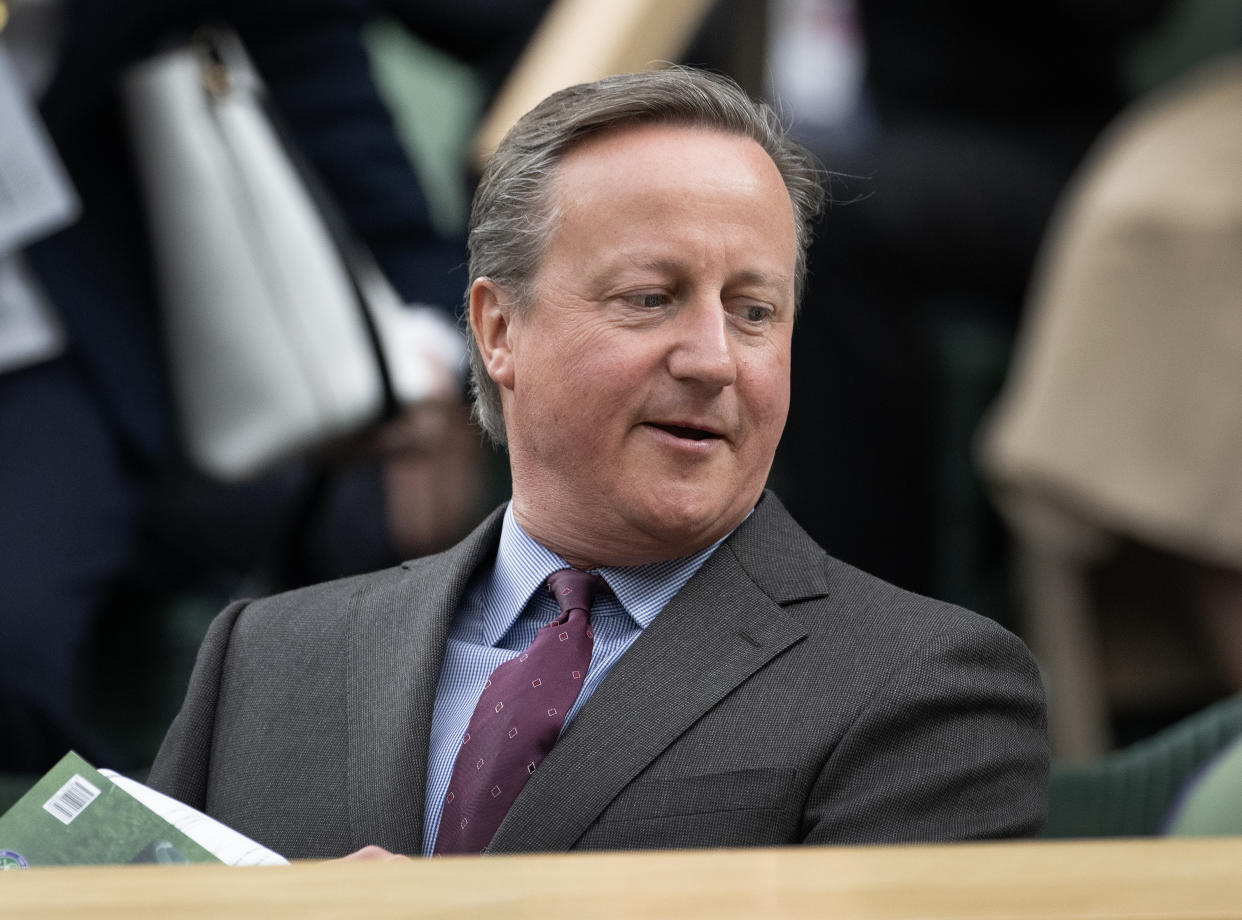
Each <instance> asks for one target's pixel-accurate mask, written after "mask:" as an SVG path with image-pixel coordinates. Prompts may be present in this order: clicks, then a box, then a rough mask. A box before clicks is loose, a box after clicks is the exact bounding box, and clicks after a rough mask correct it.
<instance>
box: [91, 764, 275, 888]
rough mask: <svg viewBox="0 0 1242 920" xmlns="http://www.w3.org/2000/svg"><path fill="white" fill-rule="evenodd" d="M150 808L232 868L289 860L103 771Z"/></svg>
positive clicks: (171, 800) (181, 804)
mask: <svg viewBox="0 0 1242 920" xmlns="http://www.w3.org/2000/svg"><path fill="white" fill-rule="evenodd" d="M99 772H100V773H102V774H103V775H104V776H106V777H108V779H110V780H112V782H114V783H116V784H117V785H118V786H120V787H121V788H122V789H124V790H125V791H126V792H128V793H129V794H130V795H132V796H133V797H134V798H136V799H137V800H138V801H139V802H141V803H142V804H143V805H145V806H147V808H149V809H151V810H152V811H153V812H155V813H156V814H157V815H159V816H160V817H161V818H163V819H164V820H165V821H167V822H168V823H169V824H171V825H172V826H173V827H175V828H176V829H177V830H179V831H181V833H183V834H185V835H186V836H187V837H189V838H190V839H191V840H193V841H194V842H195V843H197V844H198V845H199V846H201V847H202V848H203V849H205V850H207V851H208V852H210V853H212V854H213V855H215V856H216V857H217V858H218V859H219V860H220V861H221V862H223V863H226V864H228V865H230V866H287V865H289V860H287V859H285V858H284V857H283V856H281V855H280V854H279V853H277V852H275V851H274V850H269V849H268V848H267V847H265V846H263V845H262V844H259V843H255V842H254V841H253V840H251V839H250V838H249V837H247V836H245V835H244V834H240V833H238V832H237V831H235V830H233V829H232V828H231V827H228V826H227V825H224V824H221V823H220V822H219V821H217V820H216V819H215V818H211V817H208V816H207V815H205V814H203V813H202V812H201V811H198V810H197V809H194V808H191V807H190V806H189V805H186V804H185V803H184V802H178V801H177V800H176V799H174V798H171V797H169V796H166V795H164V793H162V792H156V791H155V790H154V789H152V788H151V787H150V786H145V785H143V784H142V783H140V782H138V781H137V780H133V779H130V778H129V777H128V776H122V775H121V774H119V773H117V772H116V771H115V770H100V771H99Z"/></svg>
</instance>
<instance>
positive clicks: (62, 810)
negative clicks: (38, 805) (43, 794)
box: [43, 773, 99, 824]
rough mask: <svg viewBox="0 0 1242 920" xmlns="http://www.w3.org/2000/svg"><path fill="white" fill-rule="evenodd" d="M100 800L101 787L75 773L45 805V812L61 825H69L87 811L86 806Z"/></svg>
mask: <svg viewBox="0 0 1242 920" xmlns="http://www.w3.org/2000/svg"><path fill="white" fill-rule="evenodd" d="M97 798H99V787H98V786H96V785H95V784H94V783H92V782H91V781H90V780H87V779H85V778H84V777H83V776H82V774H80V773H75V774H73V776H72V777H71V778H70V779H69V782H67V783H65V784H64V785H63V786H61V787H60V788H59V789H58V790H56V794H55V795H54V796H52V797H51V798H50V799H48V800H47V801H46V802H44V803H43V810H44V811H46V812H47V813H48V814H50V815H51V816H52V817H54V818H55V819H56V820H58V821H59V822H60V823H61V824H69V823H70V822H71V821H73V819H74V818H76V817H77V816H78V815H80V814H82V812H84V811H85V810H86V806H87V805H89V804H90V803H91V802H93V801H95V799H97Z"/></svg>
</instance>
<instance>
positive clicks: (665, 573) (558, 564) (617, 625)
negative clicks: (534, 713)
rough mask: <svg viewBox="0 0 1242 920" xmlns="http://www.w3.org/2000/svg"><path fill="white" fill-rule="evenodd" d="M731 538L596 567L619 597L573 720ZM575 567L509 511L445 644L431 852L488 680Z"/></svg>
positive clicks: (604, 621)
mask: <svg viewBox="0 0 1242 920" xmlns="http://www.w3.org/2000/svg"><path fill="white" fill-rule="evenodd" d="M722 542H724V541H723V539H722V540H721V541H719V542H717V543H714V544H712V545H711V546H709V547H707V549H704V550H700V551H699V552H697V553H695V554H694V555H692V556H684V557H682V558H680V559H672V560H669V561H667V562H656V563H652V564H651V565H639V566H630V567H626V568H611V567H604V568H600V569H595V570H593V571H596V572H598V573H599V574H600V575H602V576H603V577H604V580H605V581H606V582H608V587H610V588H612V591H613V594H614V595H615V596H613V597H604V598H600V599H599V600H597V601H596V602H595V605H594V606H593V607H592V608H591V626H592V628H593V630H594V632H595V644H594V646H593V647H592V650H591V665H590V667H589V668H588V669H587V674H586V680H585V681H583V684H582V690H581V691H580V692H579V694H578V699H577V700H576V701H575V702H574V705H573V706H572V707H571V708H570V710H569V712H568V714H566V716H565V725H566V726H568V725H569V723H570V722H571V721H573V718H574V716H575V715H577V713H578V710H579V709H581V708H582V705H583V704H584V703H585V702H586V700H587V698H588V697H589V696H590V695H591V693H592V692H593V691H594V690H595V688H596V687H598V686H599V685H600V682H601V681H602V680H603V679H604V677H605V676H607V674H608V671H609V669H610V668H611V667H612V666H613V665H614V664H615V663H616V661H617V659H618V658H620V657H621V655H622V654H624V652H625V650H626V649H628V648H629V647H630V646H631V645H632V644H633V643H634V640H635V639H637V638H638V637H639V636H640V635H641V634H642V631H643V630H644V629H646V628H647V627H648V626H650V625H651V623H652V621H653V620H655V618H656V614H658V613H659V612H660V611H661V610H663V609H664V605H665V604H667V603H668V602H669V601H670V600H672V598H673V595H674V594H676V593H677V592H678V591H680V590H681V588H682V586H683V585H684V584H685V583H686V582H687V581H689V580H690V578H691V576H692V575H694V573H695V572H697V571H698V570H699V567H700V566H701V565H703V563H704V562H706V561H707V558H708V557H709V556H710V555H711V554H712V553H713V552H715V550H716V547H718V546H719V545H720V543H722ZM567 565H568V563H567V562H565V560H564V559H562V558H561V557H560V556H558V555H556V553H554V552H552V551H551V550H548V549H545V548H544V547H542V546H540V545H539V544H538V543H536V542H535V541H534V540H532V539H531V538H530V536H528V535H527V533H526V532H525V531H524V530H522V528H521V527H520V526H519V525H518V523H517V521H515V520H514V519H513V506H512V505H510V506H509V507H508V508H506V509H505V518H504V524H503V525H502V527H501V531H500V548H499V550H497V553H496V563H495V565H494V566H493V567H492V569H491V570H490V571H487V570H484V571H483V572H482V573H481V574H480V575H479V576H477V577H476V578H475V579H474V580H473V581H472V582H471V584H470V587H469V588H467V589H466V593H465V595H464V596H463V597H462V601H461V606H460V607H458V609H457V613H456V615H455V616H454V617H453V625H452V627H451V629H450V631H449V637H448V647H447V648H446V649H445V652H444V665H443V667H442V668H441V670H440V683H439V685H438V686H437V687H436V704H435V709H434V711H433V713H432V717H431V748H430V751H429V753H428V759H427V803H426V812H425V814H426V819H425V821H424V822H423V853H424V855H428V856H429V855H431V852H432V851H433V850H434V849H435V845H436V832H437V831H438V830H439V829H440V812H441V810H442V809H443V806H444V796H445V794H446V793H447V792H448V784H449V777H450V775H451V774H452V772H453V762H454V760H456V758H457V750H458V748H459V747H460V746H461V737H462V735H463V734H465V731H466V726H467V724H468V723H469V722H470V715H471V713H473V712H474V706H475V703H476V702H477V701H478V699H479V694H480V693H482V691H483V682H484V681H485V680H487V678H488V675H490V674H491V673H492V671H494V670H495V669H496V668H497V667H498V666H499V665H501V664H502V663H504V662H506V661H508V660H509V659H510V658H513V657H515V656H516V655H517V654H518V653H519V652H521V651H522V650H523V649H524V648H526V646H528V645H530V643H531V642H532V641H534V638H535V633H537V632H538V631H539V628H540V627H541V626H543V625H544V624H545V623H547V622H548V621H549V620H551V619H553V618H554V617H556V616H557V615H558V614H559V613H560V608H559V607H558V606H557V603H556V600H555V599H554V598H553V597H552V595H551V594H549V593H548V592H547V590H546V589H545V588H544V583H545V582H546V581H547V578H548V576H549V575H551V574H552V573H553V572H555V571H556V570H557V569H563V568H565V567H566V566H567ZM561 731H564V728H562V729H561Z"/></svg>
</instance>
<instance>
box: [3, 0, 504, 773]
mask: <svg viewBox="0 0 1242 920" xmlns="http://www.w3.org/2000/svg"><path fill="white" fill-rule="evenodd" d="M0 7H3V10H0V12H3V14H4V16H3V19H4V20H5V27H4V30H3V32H0V47H2V49H3V51H2V52H0V53H2V54H3V55H4V57H5V60H4V62H3V63H4V64H5V65H6V67H7V69H8V71H9V72H10V73H11V74H13V78H12V79H9V78H8V74H6V75H5V76H4V77H3V78H0V83H6V84H7V86H6V89H5V91H6V92H7V93H9V95H10V104H9V106H8V108H7V109H5V110H4V112H5V113H6V114H5V116H4V118H5V121H6V123H5V125H4V134H5V135H9V137H6V145H5V149H4V151H3V152H0V156H11V155H12V147H13V146H14V145H13V144H9V143H7V142H8V141H9V138H10V137H14V136H16V135H15V134H14V135H10V125H14V126H16V125H17V122H18V121H19V120H21V121H22V123H23V125H24V127H23V129H22V130H23V131H25V132H26V134H25V135H23V136H27V137H31V136H32V137H34V138H36V140H35V141H34V142H32V144H30V145H29V149H30V150H33V151H34V153H33V154H29V153H28V157H30V156H33V157H34V159H35V160H36V161H37V162H36V166H35V167H33V168H36V169H42V170H43V174H45V175H50V176H53V177H55V181H54V182H53V183H52V185H51V186H50V187H49V188H50V191H48V192H47V196H45V197H48V198H49V200H51V201H52V204H51V205H46V202H45V203H44V204H45V205H46V206H45V209H44V211H45V213H43V214H42V216H41V217H39V215H38V214H36V218H38V219H35V220H33V221H31V220H26V221H25V223H23V222H22V221H23V220H24V218H22V217H21V216H20V215H19V216H18V217H14V216H13V214H12V213H5V212H0V230H2V229H3V228H4V227H5V226H8V227H10V228H16V229H13V232H9V233H6V234H3V235H0V241H2V243H0V508H3V513H2V514H0V698H2V699H3V710H2V711H3V719H0V770H22V771H41V770H43V769H46V768H47V767H48V766H50V765H51V763H53V762H54V761H55V760H56V759H57V758H59V757H60V756H61V755H62V754H63V753H65V751H66V750H67V749H68V748H70V747H73V748H76V749H77V750H78V751H79V753H81V754H83V755H84V756H86V757H88V758H93V759H97V760H99V761H100V762H102V763H107V764H110V765H114V766H126V765H127V764H126V762H125V755H124V753H123V752H120V751H117V750H116V749H115V748H114V746H112V745H110V744H108V743H105V742H104V741H103V740H102V739H101V738H99V737H98V735H99V732H97V731H96V730H95V729H94V728H93V727H92V726H91V725H90V724H88V720H86V719H84V718H83V716H82V708H81V700H80V698H79V697H80V694H81V692H82V687H81V683H82V675H83V671H84V667H85V665H84V661H85V660H86V659H87V658H88V657H89V656H90V654H91V652H92V648H93V647H94V644H95V642H96V637H95V634H96V632H97V631H99V630H100V628H101V622H102V621H101V617H102V615H103V614H104V612H105V611H108V610H110V609H113V608H116V607H118V606H120V607H127V606H129V605H130V601H131V598H130V597H124V598H119V597H118V592H122V589H123V588H126V587H128V588H133V587H134V586H137V587H138V588H139V589H143V588H151V589H155V590H168V591H177V590H184V589H186V588H190V589H193V588H194V587H200V588H204V587H205V589H206V590H209V591H220V592H227V591H231V590H233V589H234V588H235V584H234V582H235V581H236V580H237V579H238V578H239V577H241V576H243V575H246V574H251V573H253V572H254V571H255V569H256V568H261V567H266V574H267V578H268V580H269V582H270V583H271V584H273V585H274V586H276V587H279V586H282V585H285V586H288V585H291V584H296V583H298V582H300V581H303V580H314V579H318V578H323V577H331V576H334V575H339V574H345V573H347V572H351V571H358V570H361V569H364V568H368V567H376V566H380V565H385V564H389V563H391V562H392V561H393V560H394V559H399V558H403V557H404V556H407V555H414V554H418V553H423V552H427V551H430V550H433V549H436V548H438V547H439V546H441V545H446V544H447V543H448V542H451V540H453V539H455V538H456V537H457V536H459V535H460V534H461V533H462V532H464V531H465V530H466V529H468V528H469V527H470V526H472V525H473V523H474V519H473V517H472V515H473V514H474V511H475V509H476V505H477V503H478V502H479V501H480V492H482V491H485V488H484V486H483V484H482V483H481V482H480V479H479V477H480V475H481V473H480V471H481V469H482V467H481V466H480V464H479V461H478V450H479V439H478V437H477V435H475V434H473V433H471V432H470V430H469V428H468V422H467V413H466V410H465V408H464V401H463V398H462V397H463V391H462V390H461V386H460V379H461V372H460V370H459V365H460V354H455V353H452V350H451V349H449V350H445V351H444V352H442V353H440V355H439V358H438V360H439V361H441V362H442V364H443V368H444V371H445V379H446V380H450V381H454V383H453V384H452V385H451V386H450V387H449V388H448V390H447V391H446V392H445V393H444V395H443V400H442V401H440V402H438V403H436V404H435V405H429V406H422V407H415V408H414V409H412V410H410V411H409V412H408V413H407V414H406V415H405V416H403V417H402V418H400V419H398V420H396V421H395V422H393V423H392V424H391V425H389V426H388V427H387V428H386V429H384V430H382V431H380V432H378V433H377V436H376V437H375V439H374V441H373V442H372V444H371V448H372V449H371V450H369V451H366V452H364V456H363V457H362V459H360V460H358V462H356V463H355V464H354V465H353V466H351V467H348V468H346V469H344V470H340V471H337V470H329V471H327V472H326V473H325V471H324V470H323V469H322V468H321V467H319V466H318V465H317V464H315V463H314V462H312V461H310V460H299V461H293V462H290V463H288V464H286V465H285V466H284V467H282V468H280V469H277V470H275V471H273V472H272V473H270V474H267V475H264V476H262V477H260V478H259V479H257V480H255V481H253V482H249V483H245V484H242V485H238V486H223V485H220V484H218V483H214V482H211V481H208V480H206V479H205V478H203V477H201V476H199V475H197V474H195V473H194V472H193V471H192V470H188V469H187V468H186V466H185V464H184V462H183V460H182V458H181V456H180V454H179V451H178V444H177V437H176V418H175V415H174V409H173V406H172V404H171V400H170V394H169V389H168V384H167V380H166V372H165V371H166V369H165V367H164V366H163V365H162V362H163V350H162V347H161V341H160V329H159V314H158V308H157V305H156V299H155V293H154V290H153V285H152V265H151V264H150V256H149V253H148V248H147V244H146V239H145V228H144V224H143V220H144V218H143V212H142V199H141V195H140V191H139V188H138V186H137V183H136V178H135V173H134V168H133V163H132V159H131V150H130V143H129V139H128V137H127V135H126V130H125V125H124V121H123V118H122V115H121V103H120V98H119V94H118V92H117V90H118V83H119V80H120V78H121V76H122V74H123V73H124V72H125V71H126V69H127V68H128V67H129V66H130V65H132V64H134V63H135V62H138V61H140V60H142V59H144V58H145V57H147V56H149V55H151V54H153V53H155V52H157V51H158V50H160V49H161V48H162V47H163V46H165V45H166V44H167V42H169V41H170V40H175V39H176V38H178V37H181V38H184V37H187V36H188V35H189V34H190V32H191V31H192V30H193V29H194V28H195V27H197V26H199V25H202V24H204V23H211V22H226V23H229V24H231V25H232V26H234V27H235V28H236V29H237V30H238V32H239V34H240V36H241V38H242V40H243V42H245V44H246V45H247V47H248V50H249V51H250V53H251V56H252V57H253V59H254V61H255V64H256V66H257V67H258V69H259V71H260V73H261V74H262V76H263V78H264V79H265V81H266V83H267V84H268V88H269V90H270V94H271V97H272V99H273V100H274V102H275V105H276V106H277V108H278V109H279V111H280V113H281V114H282V116H283V118H284V120H285V122H286V123H287V124H288V126H289V127H290V129H291V131H292V133H293V134H294V136H295V140H296V142H297V143H298V145H299V147H300V149H301V150H302V152H303V153H304V154H306V155H307V157H308V158H309V160H310V161H311V163H312V164H313V166H314V167H315V168H316V170H317V171H318V173H319V175H320V176H321V178H322V179H323V180H324V183H325V185H326V186H327V187H328V189H329V191H330V192H331V194H332V195H333V197H334V198H335V200H336V202H337V204H338V205H339V206H340V208H341V210H342V211H343V212H344V215H345V217H346V219H347V220H348V221H349V222H350V224H351V225H352V228H353V230H354V231H355V232H356V233H357V234H358V236H359V237H360V238H361V239H362V240H363V241H364V242H365V243H366V244H367V245H368V246H369V247H370V249H371V250H372V252H373V253H374V255H375V256H376V258H377V260H378V261H379V263H380V265H381V266H382V268H383V269H384V271H385V272H386V274H387V275H388V277H389V279H390V280H391V281H392V283H393V284H394V286H395V287H396V288H397V289H398V291H399V293H400V294H401V296H402V297H403V299H405V300H406V301H407V302H408V303H410V304H418V305H423V307H422V308H423V309H426V310H431V311H434V312H435V313H437V314H439V316H440V317H441V318H440V320H439V322H441V323H442V324H443V325H444V326H445V328H453V325H454V323H455V310H456V307H457V306H458V304H459V301H460V291H461V289H462V287H463V279H464V273H463V271H464V261H465V250H464V246H463V244H462V242H461V241H460V240H457V239H444V238H442V237H441V236H439V235H438V234H437V233H436V232H435V231H434V229H433V228H432V225H431V222H430V220H429V218H428V215H427V207H426V201H425V198H424V195H423V192H422V190H421V189H420V186H419V182H418V178H417V176H416V175H415V173H414V171H413V169H412V167H411V165H410V162H409V160H408V159H407V157H406V155H405V154H404V152H403V151H402V149H401V147H400V146H399V144H398V143H397V140H396V137H395V135H394V133H393V129H392V125H391V120H390V115H389V112H388V110H387V109H386V108H385V106H384V104H383V103H382V101H381V99H380V97H379V96H378V94H377V92H376V89H375V86H374V85H373V83H372V78H371V74H370V70H369V61H368V58H367V56H366V52H365V50H364V47H363V45H362V43H361V41H360V29H361V27H362V25H363V23H364V20H365V18H366V17H367V15H368V14H369V9H368V5H367V4H365V3H362V2H357V0H296V2H295V0H272V2H265V3H260V4H252V3H241V2H227V0H219V2H207V0H196V2H191V0H180V2H169V0H124V2H117V3H109V4H99V3H90V2H86V0H7V2H6V3H3V4H0ZM13 113H16V114H13ZM61 164H63V167H62V165H61ZM30 168H32V167H30V163H29V160H27V161H25V162H14V161H12V160H7V161H0V169H4V170H5V175H6V176H7V177H8V178H9V179H10V180H13V179H14V177H18V178H20V177H22V176H23V175H25V174H26V173H25V172H23V170H26V171H27V172H28V171H29V169H30ZM57 202H59V204H57ZM3 206H4V207H8V204H7V203H6V204H5V205H3ZM36 210H37V208H36ZM6 219H7V220H8V223H7V225H6V224H5V223H4V222H3V221H4V220H6ZM23 228H24V229H23ZM19 231H20V232H19ZM394 508H396V509H399V511H397V512H394V510H393V509H394ZM213 603H214V600H213ZM116 612H117V613H118V614H119V615H125V614H126V613H129V612H132V611H127V610H118V611H116ZM104 628H105V629H108V630H112V629H113V628H115V629H117V630H127V632H128V636H127V637H126V638H125V639H124V640H123V641H124V642H126V643H129V642H138V641H139V637H138V636H137V635H136V633H135V631H134V630H133V629H132V628H128V629H127V628H126V626H125V624H124V621H118V622H117V623H115V624H113V623H112V621H109V622H108V623H107V624H104ZM147 664H150V665H151V666H152V667H158V666H159V662H155V661H153V662H139V663H138V667H139V668H141V667H144V666H145V665H147ZM107 666H112V667H119V665H106V666H105V667H107Z"/></svg>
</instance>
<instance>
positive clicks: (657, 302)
mask: <svg viewBox="0 0 1242 920" xmlns="http://www.w3.org/2000/svg"><path fill="white" fill-rule="evenodd" d="M624 299H625V301H626V303H629V304H633V305H634V306H636V307H642V308H644V309H646V310H654V309H656V308H658V307H663V306H665V305H666V304H668V303H670V302H671V300H672V298H670V297H669V296H668V294H665V293H664V292H662V291H638V292H636V293H633V294H626V295H625V298H624Z"/></svg>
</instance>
